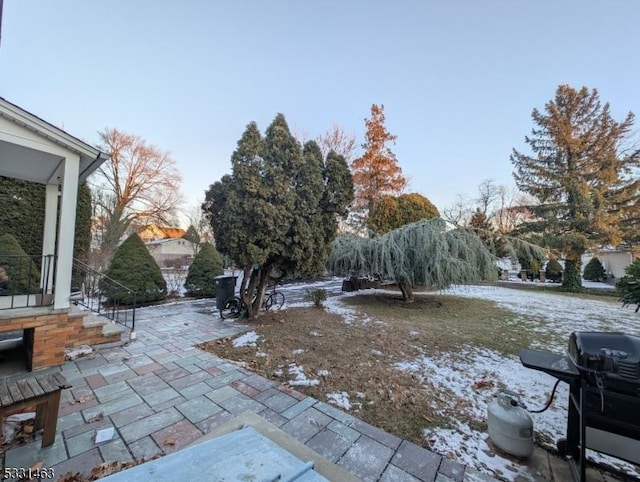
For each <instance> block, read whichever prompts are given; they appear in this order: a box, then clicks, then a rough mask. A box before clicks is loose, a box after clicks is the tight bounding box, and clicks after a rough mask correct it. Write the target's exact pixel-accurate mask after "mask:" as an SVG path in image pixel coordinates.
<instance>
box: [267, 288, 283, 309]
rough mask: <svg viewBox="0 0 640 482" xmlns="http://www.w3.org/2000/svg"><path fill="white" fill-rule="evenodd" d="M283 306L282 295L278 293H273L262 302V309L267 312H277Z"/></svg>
mask: <svg viewBox="0 0 640 482" xmlns="http://www.w3.org/2000/svg"><path fill="white" fill-rule="evenodd" d="M282 305H284V294H283V293H281V292H280V291H274V292H273V293H271V294H269V296H267V299H266V300H265V301H264V308H265V309H266V310H267V311H268V310H270V309H271V308H273V309H276V310H279V309H280V308H282Z"/></svg>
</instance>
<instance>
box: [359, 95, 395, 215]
mask: <svg viewBox="0 0 640 482" xmlns="http://www.w3.org/2000/svg"><path fill="white" fill-rule="evenodd" d="M364 122H365V125H366V128H367V131H366V133H365V143H364V144H362V148H363V149H364V154H363V155H362V157H359V158H357V159H355V160H354V161H353V162H352V163H351V170H352V172H353V184H354V187H355V200H354V208H355V209H358V210H362V211H364V212H367V213H368V212H370V211H371V209H372V208H373V205H374V203H375V201H376V200H378V199H380V197H382V196H397V195H399V194H400V193H401V192H402V191H403V189H404V188H405V186H406V185H407V180H406V179H405V178H404V176H403V175H402V169H401V168H400V166H398V161H397V159H396V156H395V154H394V153H393V152H392V151H391V149H390V148H389V147H388V145H387V144H388V143H389V142H395V140H396V136H394V135H392V134H391V133H389V131H388V130H387V128H386V127H385V125H384V122H385V116H384V105H376V104H373V105H372V106H371V117H370V118H368V119H365V121H364Z"/></svg>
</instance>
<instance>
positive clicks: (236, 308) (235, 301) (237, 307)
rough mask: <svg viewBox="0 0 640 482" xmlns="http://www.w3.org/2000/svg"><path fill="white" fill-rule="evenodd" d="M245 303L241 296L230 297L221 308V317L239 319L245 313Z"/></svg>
mask: <svg viewBox="0 0 640 482" xmlns="http://www.w3.org/2000/svg"><path fill="white" fill-rule="evenodd" d="M245 312H246V310H245V309H244V303H242V300H241V299H240V298H237V297H236V298H230V299H228V300H227V301H226V302H225V304H224V306H223V307H222V308H221V309H220V318H222V319H223V320H230V319H238V318H242V317H243V316H244V315H245Z"/></svg>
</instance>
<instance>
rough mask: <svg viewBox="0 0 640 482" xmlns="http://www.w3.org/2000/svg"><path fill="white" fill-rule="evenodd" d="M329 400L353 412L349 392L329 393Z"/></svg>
mask: <svg viewBox="0 0 640 482" xmlns="http://www.w3.org/2000/svg"><path fill="white" fill-rule="evenodd" d="M327 400H328V401H329V403H332V404H333V405H335V406H337V407H339V408H342V409H343V410H351V402H350V401H349V394H348V393H347V392H336V393H327Z"/></svg>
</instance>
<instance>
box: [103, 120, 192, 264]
mask: <svg viewBox="0 0 640 482" xmlns="http://www.w3.org/2000/svg"><path fill="white" fill-rule="evenodd" d="M100 138H101V141H102V145H101V148H102V149H103V150H104V151H106V152H107V153H108V154H109V156H110V159H109V160H108V161H107V162H105V163H104V164H103V165H102V166H101V167H100V169H98V171H97V172H96V174H94V176H93V178H92V184H93V188H94V192H96V193H99V194H98V195H96V196H95V202H96V206H95V207H94V212H98V213H99V217H100V225H101V226H100V229H101V231H102V235H101V239H100V250H101V251H102V254H103V256H102V258H103V259H104V260H108V259H110V255H111V253H113V251H114V249H115V247H116V246H117V244H118V241H119V240H120V238H121V237H122V236H123V235H124V234H125V232H126V230H127V228H128V227H129V226H130V225H131V223H133V222H134V221H139V222H142V221H144V222H159V223H164V222H166V221H168V220H170V219H173V218H174V215H175V210H176V208H177V206H178V205H179V204H180V202H181V200H182V198H181V195H180V183H181V181H182V177H181V176H180V173H179V172H178V169H177V168H176V163H175V161H174V160H173V159H172V158H171V156H170V155H169V152H167V151H162V150H160V149H159V148H157V147H155V146H153V145H150V144H147V142H146V141H145V140H144V139H142V138H141V137H139V136H136V135H133V134H128V133H126V132H122V131H119V130H117V129H109V128H107V129H105V130H104V131H102V132H100Z"/></svg>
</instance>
